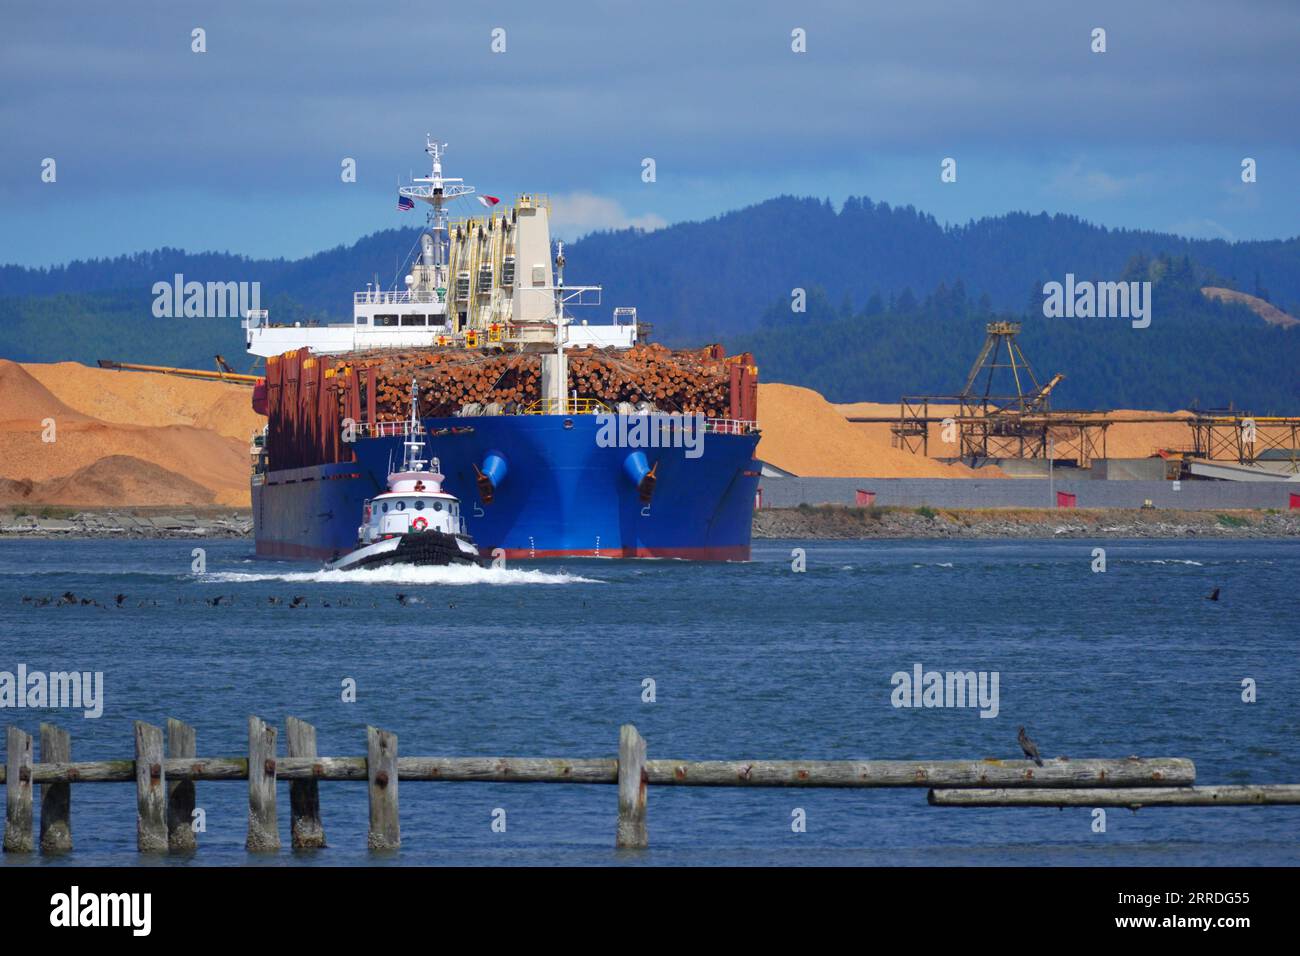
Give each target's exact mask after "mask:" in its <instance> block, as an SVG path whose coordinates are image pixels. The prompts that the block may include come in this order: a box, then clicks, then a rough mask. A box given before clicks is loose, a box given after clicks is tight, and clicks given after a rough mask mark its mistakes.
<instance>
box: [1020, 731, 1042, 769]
mask: <svg viewBox="0 0 1300 956" xmlns="http://www.w3.org/2000/svg"><path fill="white" fill-rule="evenodd" d="M1016 739H1017V740H1018V741H1020V749H1021V750H1023V751H1024V752H1025V756H1026V757H1028V758H1029V759H1030V760H1032V761H1033V762H1034V763H1036V764H1038V766H1040V767H1041V766H1042V765H1043V758H1042V757H1040V756H1038V744H1036V743H1034V742H1033V741H1032V740H1030V739H1029V735H1028V734H1026V733H1025V728H1024V727H1021V728H1020V732H1019V733H1017V734H1016Z"/></svg>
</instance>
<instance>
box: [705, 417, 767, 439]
mask: <svg viewBox="0 0 1300 956" xmlns="http://www.w3.org/2000/svg"><path fill="white" fill-rule="evenodd" d="M704 431H705V434H714V435H748V434H751V433H752V432H756V431H758V422H751V421H745V420H744V419H740V418H706V419H704Z"/></svg>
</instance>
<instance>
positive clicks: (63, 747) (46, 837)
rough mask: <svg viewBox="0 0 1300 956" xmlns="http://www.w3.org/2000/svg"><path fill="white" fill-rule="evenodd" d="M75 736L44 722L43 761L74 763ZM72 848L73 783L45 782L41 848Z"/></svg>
mask: <svg viewBox="0 0 1300 956" xmlns="http://www.w3.org/2000/svg"><path fill="white" fill-rule="evenodd" d="M71 762H72V736H71V735H70V734H69V733H68V732H67V731H66V730H64V729H63V728H61V727H55V726H54V725H53V724H41V763H71ZM71 849H72V784H70V783H43V784H41V852H42V853H66V852H67V851H68V850H71Z"/></svg>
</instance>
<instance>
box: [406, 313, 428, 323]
mask: <svg viewBox="0 0 1300 956" xmlns="http://www.w3.org/2000/svg"><path fill="white" fill-rule="evenodd" d="M424 322H425V320H424V316H422V315H404V316H402V325H424Z"/></svg>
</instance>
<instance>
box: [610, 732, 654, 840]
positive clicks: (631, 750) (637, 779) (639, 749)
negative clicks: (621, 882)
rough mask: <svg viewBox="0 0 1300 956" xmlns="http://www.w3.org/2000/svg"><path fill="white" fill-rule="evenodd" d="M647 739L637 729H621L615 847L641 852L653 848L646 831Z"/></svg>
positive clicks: (619, 737) (619, 734)
mask: <svg viewBox="0 0 1300 956" xmlns="http://www.w3.org/2000/svg"><path fill="white" fill-rule="evenodd" d="M645 762H646V761H645V738H644V737H642V736H641V735H640V734H639V733H637V729H636V727H634V726H632V725H631V724H624V725H623V726H622V727H620V728H619V730H618V831H617V834H616V836H615V839H614V846H616V847H617V848H619V849H623V850H640V849H644V848H645V847H647V846H649V845H650V837H649V834H648V833H647V831H646V823H645V809H646V808H645V804H646V799H645V798H646V773H645Z"/></svg>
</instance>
